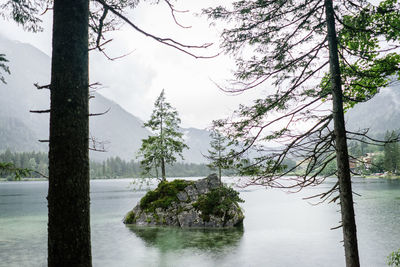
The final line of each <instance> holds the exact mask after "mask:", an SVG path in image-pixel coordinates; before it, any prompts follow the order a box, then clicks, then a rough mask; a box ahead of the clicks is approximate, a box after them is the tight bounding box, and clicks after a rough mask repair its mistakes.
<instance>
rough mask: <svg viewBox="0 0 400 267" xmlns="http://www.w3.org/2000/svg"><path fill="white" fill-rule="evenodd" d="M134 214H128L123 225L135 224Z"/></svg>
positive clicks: (131, 212)
mask: <svg viewBox="0 0 400 267" xmlns="http://www.w3.org/2000/svg"><path fill="white" fill-rule="evenodd" d="M135 217H136V214H135V213H134V212H133V211H130V212H128V214H126V216H125V220H124V223H126V224H133V223H135V222H136V218H135Z"/></svg>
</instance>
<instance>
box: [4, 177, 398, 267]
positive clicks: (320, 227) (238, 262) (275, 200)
mask: <svg viewBox="0 0 400 267" xmlns="http://www.w3.org/2000/svg"><path fill="white" fill-rule="evenodd" d="M131 181H132V180H129V179H125V180H95V181H92V182H91V201H92V205H91V212H92V217H91V218H92V253H93V265H94V266H96V267H97V266H107V267H113V266H115V267H123V266H185V267H189V266H190V267H191V266H202V267H205V266H332V267H333V266H335V267H336V266H344V252H343V247H342V243H341V240H342V233H341V230H340V229H339V230H330V228H332V227H335V226H337V225H338V224H339V221H340V214H339V212H338V211H339V209H338V206H337V205H336V204H329V205H328V204H321V205H318V206H312V205H311V204H310V203H309V202H307V201H304V200H302V198H303V197H305V196H310V195H313V194H316V193H318V192H322V191H323V190H324V189H325V190H326V189H327V188H329V186H330V185H331V184H329V183H328V184H325V185H323V186H320V187H318V188H310V189H306V190H305V191H303V192H300V193H296V194H288V193H285V192H283V191H280V190H275V189H274V190H265V189H263V188H248V189H246V190H242V191H241V192H240V196H241V197H242V198H243V199H244V200H245V201H246V202H245V203H243V204H242V207H243V208H244V210H245V216H246V218H245V221H244V227H243V229H242V230H240V229H239V230H235V231H228V230H213V231H210V230H209V231H205V230H199V229H197V230H182V229H176V228H140V227H139V228H138V227H132V226H125V225H124V224H123V223H122V218H123V217H124V215H125V214H126V212H128V211H129V210H130V209H131V208H132V207H133V206H134V205H136V203H137V202H138V200H139V199H140V198H141V197H142V196H143V195H144V193H145V192H144V191H133V190H132V186H130V183H131ZM47 186H48V184H47V182H7V183H0V266H1V267H3V266H4V267H9V266H10V267H13V266H18V267H21V266H46V257H47V255H46V253H47V233H46V231H47V203H46V195H47ZM354 190H355V192H356V193H359V194H360V195H361V196H355V202H356V205H355V209H356V220H357V226H358V238H359V249H360V257H361V265H362V266H371V267H375V266H385V261H386V257H387V255H388V254H389V253H390V252H391V251H394V250H397V249H398V248H400V181H390V180H378V179H368V180H363V179H355V180H354Z"/></svg>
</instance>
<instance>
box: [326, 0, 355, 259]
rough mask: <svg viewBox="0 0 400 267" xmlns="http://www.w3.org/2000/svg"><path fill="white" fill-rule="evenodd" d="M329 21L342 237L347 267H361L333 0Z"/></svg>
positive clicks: (329, 3) (328, 7) (328, 5)
mask: <svg viewBox="0 0 400 267" xmlns="http://www.w3.org/2000/svg"><path fill="white" fill-rule="evenodd" d="M325 10H326V22H327V27H328V43H329V63H330V75H331V86H332V96H333V121H334V135H335V144H336V160H337V167H338V179H339V193H340V206H341V215H342V226H343V227H342V228H343V240H344V249H345V257H346V266H347V267H350V266H351V267H356V266H357V267H358V266H360V261H359V256H358V247H357V231H356V222H355V215H354V207H353V193H352V189H351V176H350V167H349V155H348V151H347V141H346V140H347V139H346V129H345V123H344V112H343V96H342V85H341V76H340V68H339V57H338V43H337V37H336V36H337V35H336V29H335V18H334V11H333V6H332V0H325Z"/></svg>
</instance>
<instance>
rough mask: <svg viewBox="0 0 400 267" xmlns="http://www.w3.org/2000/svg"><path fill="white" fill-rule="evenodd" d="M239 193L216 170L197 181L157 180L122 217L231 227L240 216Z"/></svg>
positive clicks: (149, 222)
mask: <svg viewBox="0 0 400 267" xmlns="http://www.w3.org/2000/svg"><path fill="white" fill-rule="evenodd" d="M238 202H243V200H241V199H240V198H239V193H238V192H237V191H235V190H233V189H232V188H229V187H226V186H224V185H223V184H222V183H221V182H220V181H219V179H218V177H217V175H216V174H211V175H209V176H208V177H206V178H204V179H200V180H197V181H186V180H174V181H172V182H166V181H165V182H161V183H160V184H159V185H158V187H157V188H156V189H155V190H153V191H149V192H147V194H146V195H145V196H144V197H143V198H142V199H141V200H140V203H139V204H138V205H137V206H136V207H135V208H134V209H133V210H131V211H130V212H128V214H127V215H126V216H125V218H124V223H126V224H136V225H151V226H155V225H169V226H179V227H233V226H238V225H241V224H242V222H243V219H244V216H243V212H242V210H241V208H240V207H239V204H238Z"/></svg>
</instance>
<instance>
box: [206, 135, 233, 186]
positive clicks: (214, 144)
mask: <svg viewBox="0 0 400 267" xmlns="http://www.w3.org/2000/svg"><path fill="white" fill-rule="evenodd" d="M210 137H211V141H210V146H211V149H210V150H208V155H207V156H206V158H207V159H208V160H210V161H211V163H210V164H208V166H209V167H210V168H211V169H217V170H218V178H219V179H220V180H221V176H222V174H221V173H222V169H226V168H228V164H227V161H226V154H227V153H226V149H227V146H228V140H227V138H226V137H225V136H224V135H222V134H221V133H220V132H219V131H218V129H216V128H213V129H211V132H210Z"/></svg>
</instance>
